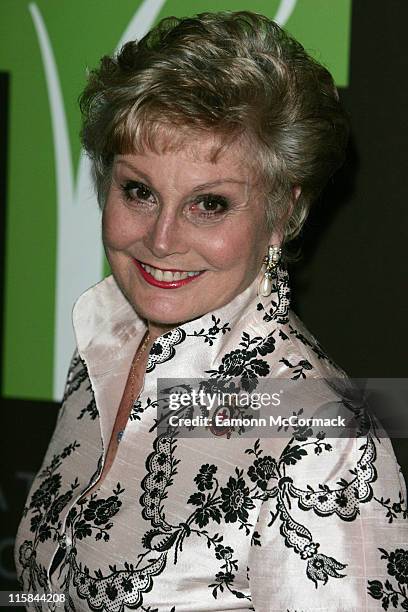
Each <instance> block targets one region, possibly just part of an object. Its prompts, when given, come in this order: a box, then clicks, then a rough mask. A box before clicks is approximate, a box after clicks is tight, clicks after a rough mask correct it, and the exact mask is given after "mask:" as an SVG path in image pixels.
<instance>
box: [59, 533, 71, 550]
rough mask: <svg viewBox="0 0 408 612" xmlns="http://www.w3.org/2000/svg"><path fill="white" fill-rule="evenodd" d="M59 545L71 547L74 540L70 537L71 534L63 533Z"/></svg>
mask: <svg viewBox="0 0 408 612" xmlns="http://www.w3.org/2000/svg"><path fill="white" fill-rule="evenodd" d="M59 545H60V547H61V548H64V549H65V548H70V547H71V545H72V540H71V538H70V537H69V535H67V534H66V533H64V534H62V536H61V538H60V541H59Z"/></svg>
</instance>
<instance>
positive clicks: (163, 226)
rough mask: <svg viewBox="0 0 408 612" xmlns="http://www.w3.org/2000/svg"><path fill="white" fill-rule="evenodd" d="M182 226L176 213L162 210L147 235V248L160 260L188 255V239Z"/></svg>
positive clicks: (145, 242) (145, 240)
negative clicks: (171, 256)
mask: <svg viewBox="0 0 408 612" xmlns="http://www.w3.org/2000/svg"><path fill="white" fill-rule="evenodd" d="M182 225H183V223H182V220H181V219H180V218H178V216H177V215H176V214H175V213H174V212H171V211H166V210H164V209H162V210H161V211H160V214H159V215H158V216H157V217H156V219H155V220H154V222H153V224H152V225H151V226H150V227H149V229H148V231H147V233H146V235H145V238H144V244H145V246H146V247H147V248H148V249H149V250H150V252H151V253H152V254H153V255H154V256H155V257H157V258H159V259H162V258H164V257H169V256H170V255H176V254H177V255H179V254H184V253H186V252H187V251H188V249H189V247H188V237H187V234H186V229H185V228H183V227H181V226H182Z"/></svg>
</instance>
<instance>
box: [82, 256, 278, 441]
mask: <svg viewBox="0 0 408 612" xmlns="http://www.w3.org/2000/svg"><path fill="white" fill-rule="evenodd" d="M258 283H259V279H255V281H254V282H253V283H252V284H251V285H250V286H249V287H247V289H245V290H244V291H243V292H242V293H240V294H239V295H237V296H236V297H235V298H234V299H233V300H232V301H231V302H229V303H228V304H226V305H224V306H222V307H221V308H219V309H217V310H214V311H212V312H209V313H206V314H205V315H203V316H202V317H199V318H197V319H194V320H192V321H188V322H186V323H184V324H183V325H180V326H178V327H176V328H174V329H172V330H171V331H169V332H167V333H165V334H163V335H162V336H159V337H158V338H157V339H156V341H155V342H154V344H153V345H152V347H151V350H150V353H149V359H148V363H147V368H146V375H145V381H144V388H143V390H142V392H143V391H145V392H146V393H147V392H149V393H150V392H151V393H155V392H156V384H157V378H158V377H162V378H171V377H175V376H183V377H185V378H201V377H205V372H208V371H209V370H211V369H213V368H215V367H217V366H218V365H219V363H220V362H221V360H222V356H223V355H225V354H226V353H227V352H230V351H235V350H236V349H237V348H238V347H239V345H240V342H241V341H242V338H243V336H242V334H243V332H244V331H245V333H246V334H247V336H248V334H250V335H251V337H258V338H259V336H261V337H265V336H266V335H268V334H269V333H271V331H272V330H273V329H274V327H276V325H277V324H280V323H286V322H287V320H288V316H289V307H290V289H289V284H288V274H287V271H286V270H285V269H284V268H278V270H277V276H276V278H275V280H274V284H273V286H272V293H271V295H270V296H269V297H267V298H265V297H258V296H257V288H258ZM73 325H74V331H75V336H76V341H77V348H78V352H79V355H80V357H81V358H82V360H83V361H84V362H85V364H86V367H87V370H88V375H89V379H90V383H91V385H92V389H93V392H94V397H95V402H96V406H97V408H98V413H99V415H100V425H101V434H102V440H103V443H104V446H105V448H107V445H108V443H109V438H110V434H111V431H112V428H113V424H114V420H115V415H116V413H117V409H118V406H119V404H120V401H121V398H122V394H123V389H124V387H125V384H126V380H127V377H128V374H129V367H130V363H131V361H132V358H133V356H134V354H135V351H136V349H137V347H138V346H139V344H140V342H141V340H142V338H143V336H144V334H145V332H146V323H145V321H144V320H143V319H141V318H140V317H139V316H138V315H137V314H136V312H135V311H134V309H133V307H132V306H131V305H130V303H129V302H128V301H127V299H126V298H125V297H124V295H123V294H122V292H121V290H120V289H119V287H118V285H117V283H116V281H115V279H114V277H113V276H112V275H111V276H108V277H107V278H105V279H104V280H102V281H101V282H99V283H97V284H96V285H94V286H93V287H91V288H90V289H88V290H87V291H85V293H83V294H82V295H81V297H80V298H79V299H78V300H77V302H76V304H75V306H74V309H73Z"/></svg>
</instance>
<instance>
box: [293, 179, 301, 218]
mask: <svg viewBox="0 0 408 612" xmlns="http://www.w3.org/2000/svg"><path fill="white" fill-rule="evenodd" d="M301 193H302V188H301V186H300V185H294V186H293V187H292V196H293V204H296V202H297V201H298V199H299V196H300V194H301ZM291 212H292V211H291Z"/></svg>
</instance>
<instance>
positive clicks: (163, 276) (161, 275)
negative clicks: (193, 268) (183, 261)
mask: <svg viewBox="0 0 408 612" xmlns="http://www.w3.org/2000/svg"><path fill="white" fill-rule="evenodd" d="M141 266H142V268H143V269H144V270H146V272H148V273H149V274H150V275H151V276H153V278H155V279H156V280H158V281H164V282H165V283H171V282H174V281H178V280H184V279H185V278H188V277H190V276H198V275H199V274H200V272H170V270H159V269H158V268H152V266H148V265H147V264H142V263H141Z"/></svg>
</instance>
